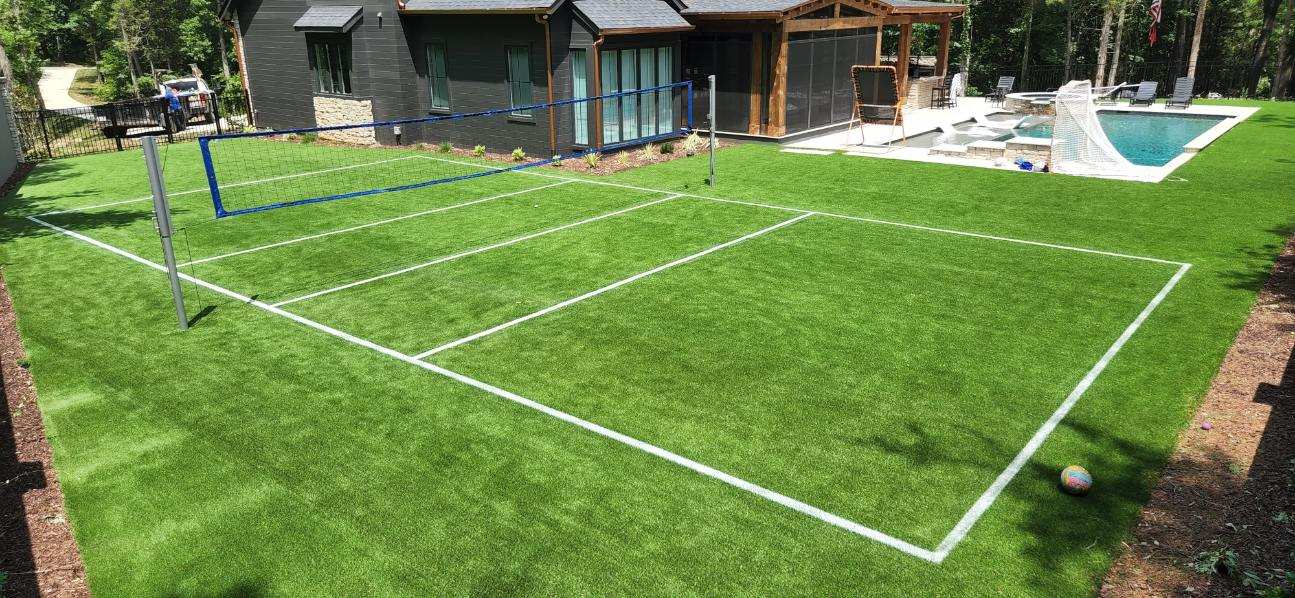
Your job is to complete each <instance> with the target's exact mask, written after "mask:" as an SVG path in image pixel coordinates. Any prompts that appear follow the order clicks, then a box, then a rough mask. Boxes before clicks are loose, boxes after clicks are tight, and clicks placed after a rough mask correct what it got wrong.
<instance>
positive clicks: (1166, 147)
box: [1015, 110, 1227, 166]
mask: <svg viewBox="0 0 1295 598" xmlns="http://www.w3.org/2000/svg"><path fill="white" fill-rule="evenodd" d="M1225 118H1227V117H1226V116H1209V115H1200V114H1160V113H1146V112H1120V111H1116V110H1101V111H1099V112H1098V113H1097V120H1098V122H1100V123H1102V130H1103V131H1105V132H1106V137H1107V138H1108V139H1110V140H1111V145H1114V146H1115V149H1116V150H1119V152H1120V154H1122V155H1123V156H1124V157H1125V158H1126V159H1127V160H1128V161H1129V162H1132V163H1134V164H1138V165H1141V166H1164V165H1165V164H1168V163H1169V161H1170V160H1173V159H1174V158H1177V157H1178V155H1179V154H1181V153H1183V146H1184V145H1186V144H1187V142H1189V141H1191V140H1193V139H1195V138H1196V137H1198V136H1200V134H1201V133H1204V132H1205V131H1208V130H1209V129H1210V127H1213V126H1214V125H1216V124H1218V122H1219V121H1221V120H1223V119H1225ZM1015 133H1016V134H1017V135H1019V136H1021V137H1040V138H1045V139H1046V138H1050V137H1052V123H1042V124H1038V125H1033V126H1031V127H1027V128H1021V129H1016V131H1015Z"/></svg>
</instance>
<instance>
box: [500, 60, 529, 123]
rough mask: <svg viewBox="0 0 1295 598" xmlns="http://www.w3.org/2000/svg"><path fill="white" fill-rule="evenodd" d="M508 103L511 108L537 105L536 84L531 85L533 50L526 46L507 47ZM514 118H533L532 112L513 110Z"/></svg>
mask: <svg viewBox="0 0 1295 598" xmlns="http://www.w3.org/2000/svg"><path fill="white" fill-rule="evenodd" d="M506 50H507V55H508V101H509V102H510V103H509V106H512V107H513V108H516V107H518V106H529V105H531V104H533V103H535V93H534V92H535V90H534V84H533V83H531V49H530V48H528V47H526V46H507V47H506ZM511 114H512V115H513V116H524V117H527V118H529V117H530V116H531V111H530V110H513V111H512V113H511Z"/></svg>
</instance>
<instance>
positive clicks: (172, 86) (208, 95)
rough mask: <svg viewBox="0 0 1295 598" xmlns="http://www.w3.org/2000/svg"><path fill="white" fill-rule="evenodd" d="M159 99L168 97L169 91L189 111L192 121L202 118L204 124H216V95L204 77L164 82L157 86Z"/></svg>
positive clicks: (182, 78)
mask: <svg viewBox="0 0 1295 598" xmlns="http://www.w3.org/2000/svg"><path fill="white" fill-rule="evenodd" d="M157 89H158V97H164V96H166V91H167V90H168V89H169V90H171V92H172V93H174V94H175V96H176V97H178V98H180V102H181V104H182V105H183V106H184V107H185V109H186V110H187V111H188V117H189V118H190V119H194V118H201V119H202V122H205V123H209V122H214V121H215V119H216V112H215V103H216V94H215V93H214V92H212V91H211V88H210V87H207V82H206V81H203V80H202V77H181V78H179V79H171V80H169V81H163V82H161V83H159V84H158V85H157Z"/></svg>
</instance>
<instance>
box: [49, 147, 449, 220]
mask: <svg viewBox="0 0 1295 598" xmlns="http://www.w3.org/2000/svg"><path fill="white" fill-rule="evenodd" d="M421 157H422V156H402V157H399V158H391V159H388V160H378V161H377V162H366V163H364V164H349V165H346V166H338V167H337V168H326V169H324V170H312V171H310V172H296V173H293V174H285V175H283V176H276V177H271V178H268V179H258V180H255V181H242V182H239V183H230V184H228V185H217V188H220V189H233V188H235V187H247V186H248V185H260V184H262V183H273V182H275V181H283V180H287V179H295V178H300V177H303V176H311V175H316V174H324V173H327V172H337V171H339V170H351V169H353V168H364V167H366V166H377V165H378V164H386V163H388V162H398V161H400V160H409V159H412V158H421ZM464 164H466V162H464ZM210 190H211V187H203V188H201V189H189V190H187V191H175V192H168V193H167V194H166V196H167V197H175V196H176V195H190V194H192V193H202V192H204V191H210ZM152 200H153V196H152V195H148V196H145V197H138V198H135V199H123V200H121V201H113V202H108V203H101V204H97V205H93V206H82V207H78V208H68V209H66V210H57V211H54V212H45V213H44V214H37V216H54V215H56V214H69V213H72V212H84V211H86V210H95V209H98V208H109V207H112V206H119V205H122V204H128V203H136V202H141V201H152Z"/></svg>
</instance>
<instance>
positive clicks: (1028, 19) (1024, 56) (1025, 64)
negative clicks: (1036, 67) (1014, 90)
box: [1020, 0, 1034, 89]
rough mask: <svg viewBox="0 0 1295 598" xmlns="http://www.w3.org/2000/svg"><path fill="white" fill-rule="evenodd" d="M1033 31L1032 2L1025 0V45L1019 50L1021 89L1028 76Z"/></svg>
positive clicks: (1032, 0) (1023, 87)
mask: <svg viewBox="0 0 1295 598" xmlns="http://www.w3.org/2000/svg"><path fill="white" fill-rule="evenodd" d="M1033 29H1034V0H1025V44H1024V46H1025V47H1023V48H1021V79H1020V80H1021V89H1028V88H1027V87H1025V84H1026V83H1025V82H1026V77H1027V76H1028V75H1029V74H1030V34H1031V32H1032V31H1033Z"/></svg>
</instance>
